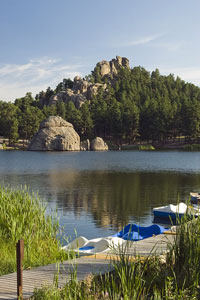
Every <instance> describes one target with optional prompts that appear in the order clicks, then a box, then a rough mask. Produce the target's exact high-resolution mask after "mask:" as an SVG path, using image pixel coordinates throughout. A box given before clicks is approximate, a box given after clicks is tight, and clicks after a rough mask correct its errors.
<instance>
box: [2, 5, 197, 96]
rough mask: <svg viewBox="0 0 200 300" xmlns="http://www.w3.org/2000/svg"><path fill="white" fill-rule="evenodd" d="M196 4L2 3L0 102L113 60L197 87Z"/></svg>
mask: <svg viewBox="0 0 200 300" xmlns="http://www.w3.org/2000/svg"><path fill="white" fill-rule="evenodd" d="M199 12H200V1H199V0H191V1H188V0H167V1H164V0H124V1H121V0H101V1H97V0H76V1H74V0H73V1H72V0H0V39H1V43H0V99H1V100H5V101H14V100H15V99H16V98H17V97H23V96H24V95H25V94H26V92H32V94H33V96H34V95H35V94H36V93H38V92H39V91H41V90H46V88H47V87H48V86H50V87H52V88H55V86H56V85H57V84H58V83H59V82H60V81H62V79H63V78H68V77H70V78H71V79H73V78H74V77H75V76H76V75H80V76H83V77H84V76H85V75H87V74H89V73H90V72H91V70H93V69H94V67H95V65H96V63H97V62H98V61H101V60H111V59H112V58H114V57H115V56H116V55H119V56H125V57H127V58H128V59H129V60H130V65H131V67H134V66H138V65H140V66H143V67H144V68H145V69H147V70H149V71H152V70H154V69H155V68H158V69H159V70H160V73H161V74H169V73H173V74H174V75H175V76H177V75H178V76H180V77H181V78H182V79H184V80H185V81H189V82H192V83H194V84H196V85H199V86H200V34H199V29H200V18H199Z"/></svg>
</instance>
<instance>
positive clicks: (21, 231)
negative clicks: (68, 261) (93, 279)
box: [0, 187, 66, 275]
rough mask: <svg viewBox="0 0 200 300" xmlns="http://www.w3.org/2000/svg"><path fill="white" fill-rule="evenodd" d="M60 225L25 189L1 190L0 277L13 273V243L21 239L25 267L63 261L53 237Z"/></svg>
mask: <svg viewBox="0 0 200 300" xmlns="http://www.w3.org/2000/svg"><path fill="white" fill-rule="evenodd" d="M58 233H59V223H58V220H57V218H56V217H54V216H47V215H46V208H45V206H44V204H42V202H41V201H40V199H39V197H38V196H36V195H34V194H33V193H30V192H29V190H28V189H27V188H26V187H25V188H21V189H11V188H9V187H0V275H3V274H7V273H10V272H13V271H15V270H16V243H17V241H18V240H19V239H24V262H23V265H24V268H28V267H32V266H39V265H44V264H48V263H52V262H55V261H58V260H62V259H64V258H65V256H66V254H65V252H64V251H63V250H61V247H60V242H59V240H58V239H57V238H56V236H57V234H58Z"/></svg>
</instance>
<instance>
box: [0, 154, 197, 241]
mask: <svg viewBox="0 0 200 300" xmlns="http://www.w3.org/2000/svg"><path fill="white" fill-rule="evenodd" d="M0 182H1V184H4V185H7V184H9V185H10V186H11V187H19V186H21V185H25V184H26V185H27V186H29V187H30V189H31V190H33V191H34V192H38V193H39V195H40V196H41V198H43V199H44V200H45V202H46V203H47V211H48V213H50V212H51V209H55V208H56V207H57V211H58V216H59V218H60V224H61V225H64V231H65V234H66V235H67V236H71V237H72V238H74V237H75V235H76V234H77V235H83V236H85V237H87V238H95V237H100V236H107V235H111V234H113V233H115V232H117V231H118V229H121V228H122V226H123V225H125V224H127V223H129V222H134V223H137V224H140V225H150V224H152V221H153V215H152V208H153V207H156V206H160V205H166V204H169V203H174V204H175V203H176V202H177V200H178V199H179V201H185V200H188V199H189V193H190V192H191V191H194V192H197V191H200V152H186V151H108V152H92V151H91V152H90V151H86V152H84V151H82V152H28V151H27V152H26V151H0Z"/></svg>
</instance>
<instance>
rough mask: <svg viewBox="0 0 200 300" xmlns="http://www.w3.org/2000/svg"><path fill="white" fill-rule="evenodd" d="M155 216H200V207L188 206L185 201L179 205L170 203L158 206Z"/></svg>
mask: <svg viewBox="0 0 200 300" xmlns="http://www.w3.org/2000/svg"><path fill="white" fill-rule="evenodd" d="M153 214H154V217H157V218H171V219H172V220H173V219H177V218H181V217H183V216H184V215H185V214H188V216H195V217H197V216H199V215H200V209H199V208H198V207H195V206H188V205H186V204H185V203H183V202H180V203H179V204H177V205H173V204H169V205H166V206H161V207H156V208H154V209H153Z"/></svg>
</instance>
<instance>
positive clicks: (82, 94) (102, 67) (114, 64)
mask: <svg viewBox="0 0 200 300" xmlns="http://www.w3.org/2000/svg"><path fill="white" fill-rule="evenodd" d="M97 68H98V69H99V70H98V71H99V75H100V76H101V77H102V78H104V77H106V78H107V79H108V82H110V84H113V81H114V80H115V78H116V76H117V74H118V72H119V70H120V68H130V66H129V60H128V59H127V58H126V57H121V56H116V58H114V59H112V60H110V61H106V60H102V61H101V62H99V63H97V65H96V67H95V69H94V73H95V70H97ZM106 87H107V85H106V84H103V83H92V82H89V81H87V80H85V79H84V78H81V77H80V76H76V77H75V78H74V83H73V87H72V89H69V88H68V89H66V90H65V91H61V92H59V93H57V94H55V95H52V96H51V97H50V99H49V103H48V105H52V104H56V103H57V102H65V103H67V102H69V101H72V102H73V103H74V105H75V106H76V108H80V107H81V105H83V104H84V103H85V101H87V100H89V101H90V100H91V99H92V98H93V96H94V95H96V94H97V92H98V89H99V88H103V89H104V90H106Z"/></svg>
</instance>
